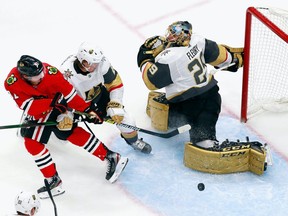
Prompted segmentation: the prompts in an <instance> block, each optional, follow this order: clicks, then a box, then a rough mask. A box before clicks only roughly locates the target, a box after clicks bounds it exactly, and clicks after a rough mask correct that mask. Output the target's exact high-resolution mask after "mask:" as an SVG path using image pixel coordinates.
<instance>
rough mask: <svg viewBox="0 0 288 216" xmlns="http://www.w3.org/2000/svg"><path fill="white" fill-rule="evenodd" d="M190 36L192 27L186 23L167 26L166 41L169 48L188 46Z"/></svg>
mask: <svg viewBox="0 0 288 216" xmlns="http://www.w3.org/2000/svg"><path fill="white" fill-rule="evenodd" d="M191 35H192V25H191V24H190V23H189V22H188V21H177V22H174V23H172V24H171V25H169V26H168V28H167V32H166V40H167V42H168V43H169V44H171V46H188V44H189V42H190V39H191ZM169 44H168V46H169Z"/></svg>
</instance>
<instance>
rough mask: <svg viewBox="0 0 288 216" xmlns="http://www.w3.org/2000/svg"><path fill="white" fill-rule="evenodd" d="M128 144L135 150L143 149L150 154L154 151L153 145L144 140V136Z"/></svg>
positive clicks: (142, 150)
mask: <svg viewBox="0 0 288 216" xmlns="http://www.w3.org/2000/svg"><path fill="white" fill-rule="evenodd" d="M127 143H128V142H127ZM128 145H130V146H132V148H134V149H135V150H138V151H141V152H142V153H145V154H150V152H151V151H152V147H151V145H149V144H148V143H146V142H144V141H143V138H141V139H137V140H136V142H133V143H128Z"/></svg>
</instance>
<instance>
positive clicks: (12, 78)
mask: <svg viewBox="0 0 288 216" xmlns="http://www.w3.org/2000/svg"><path fill="white" fill-rule="evenodd" d="M16 81H17V78H16V77H15V76H14V74H11V76H9V77H8V78H7V80H6V82H7V84H8V85H12V84H13V83H15V82H16Z"/></svg>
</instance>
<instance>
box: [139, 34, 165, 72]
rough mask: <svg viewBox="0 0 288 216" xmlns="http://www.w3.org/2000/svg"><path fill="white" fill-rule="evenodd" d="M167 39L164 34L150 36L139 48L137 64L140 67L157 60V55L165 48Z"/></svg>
mask: <svg viewBox="0 0 288 216" xmlns="http://www.w3.org/2000/svg"><path fill="white" fill-rule="evenodd" d="M165 46H166V40H165V38H164V37H162V36H153V37H150V38H148V39H147V40H146V41H145V43H144V44H142V46H141V47H140V49H139V52H138V55H137V64H138V67H140V68H141V66H142V65H143V64H144V63H146V62H148V61H150V62H153V63H154V61H155V57H156V56H157V55H158V54H159V53H160V52H162V51H163V50H164V49H165Z"/></svg>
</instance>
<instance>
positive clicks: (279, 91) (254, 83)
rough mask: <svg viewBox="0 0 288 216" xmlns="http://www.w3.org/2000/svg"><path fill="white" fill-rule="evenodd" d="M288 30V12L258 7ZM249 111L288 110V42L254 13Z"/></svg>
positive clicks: (286, 31)
mask: <svg viewBox="0 0 288 216" xmlns="http://www.w3.org/2000/svg"><path fill="white" fill-rule="evenodd" d="M257 10H258V11H260V12H261V13H262V14H263V15H264V16H265V17H266V18H268V19H269V20H270V21H271V22H272V23H274V24H275V25H276V26H278V28H280V29H281V30H282V31H283V32H285V33H286V34H288V12H287V11H284V10H281V9H275V8H269V9H267V8H257ZM251 26H252V27H251V44H250V64H249V79H248V106H247V107H248V109H247V115H248V118H249V116H253V115H255V114H256V113H259V112H260V111H263V110H268V111H272V112H282V111H288V44H287V43H286V42H285V41H284V40H283V39H281V38H280V37H279V36H278V35H277V34H275V33H274V32H273V31H272V30H271V29H269V28H268V27H267V26H266V25H265V24H264V23H263V22H261V21H259V19H258V18H256V17H254V16H252V25H251Z"/></svg>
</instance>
